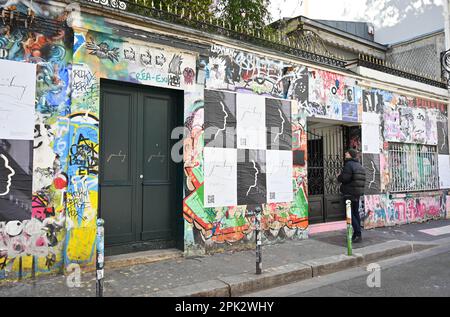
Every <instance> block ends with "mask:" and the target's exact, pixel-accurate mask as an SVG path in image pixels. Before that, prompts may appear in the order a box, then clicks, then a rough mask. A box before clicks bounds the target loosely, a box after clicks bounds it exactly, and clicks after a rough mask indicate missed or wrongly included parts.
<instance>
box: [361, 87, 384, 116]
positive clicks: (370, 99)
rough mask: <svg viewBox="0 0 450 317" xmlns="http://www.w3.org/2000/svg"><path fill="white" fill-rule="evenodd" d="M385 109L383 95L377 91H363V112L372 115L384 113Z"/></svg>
mask: <svg viewBox="0 0 450 317" xmlns="http://www.w3.org/2000/svg"><path fill="white" fill-rule="evenodd" d="M383 108H384V101H383V95H381V94H379V93H377V92H376V91H369V90H364V91H363V111H364V112H372V113H382V111H383Z"/></svg>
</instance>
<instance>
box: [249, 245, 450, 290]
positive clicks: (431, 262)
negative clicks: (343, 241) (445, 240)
mask: <svg viewBox="0 0 450 317" xmlns="http://www.w3.org/2000/svg"><path fill="white" fill-rule="evenodd" d="M378 264H379V265H380V267H381V269H380V287H379V288H378V287H374V288H371V287H369V286H368V285H367V280H368V279H369V280H370V281H371V282H375V281H376V280H375V278H374V277H373V276H371V277H370V278H369V275H370V274H371V273H372V272H368V271H367V267H361V268H355V269H351V270H347V271H343V272H339V273H335V274H332V275H328V276H324V277H317V278H314V279H311V280H307V281H303V282H299V283H295V284H290V285H286V286H283V287H278V288H274V289H270V290H265V291H262V292H258V293H253V294H249V295H247V297H336V296H339V297H358V296H364V297H403V296H405V297H416V296H417V297H418V296H420V297H449V296H450V250H449V249H447V250H446V251H445V252H444V253H440V254H436V252H428V253H425V254H424V255H418V254H417V255H414V256H406V257H402V258H398V259H391V260H386V261H382V262H379V263H378Z"/></svg>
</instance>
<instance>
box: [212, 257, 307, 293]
mask: <svg viewBox="0 0 450 317" xmlns="http://www.w3.org/2000/svg"><path fill="white" fill-rule="evenodd" d="M311 276H312V270H311V267H310V266H307V265H304V264H301V263H292V264H288V265H284V266H279V267H274V268H269V269H267V270H265V271H264V273H263V274H261V275H255V274H251V273H244V274H240V275H234V276H228V277H225V278H220V280H221V281H222V282H224V283H226V284H227V285H228V286H229V288H230V295H231V297H236V296H240V295H243V294H246V293H251V292H253V291H254V290H259V289H266V288H271V287H274V286H280V285H285V284H289V283H293V282H299V281H302V280H305V279H309V278H311Z"/></svg>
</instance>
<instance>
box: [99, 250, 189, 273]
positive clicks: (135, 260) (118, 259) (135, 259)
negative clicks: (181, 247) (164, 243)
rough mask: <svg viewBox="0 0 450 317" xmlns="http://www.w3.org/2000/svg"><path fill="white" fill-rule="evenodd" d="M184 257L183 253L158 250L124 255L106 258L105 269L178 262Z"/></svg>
mask: <svg viewBox="0 0 450 317" xmlns="http://www.w3.org/2000/svg"><path fill="white" fill-rule="evenodd" d="M182 257H183V252H181V251H178V250H157V251H147V252H137V253H134V254H122V255H115V256H107V257H105V269H118V268H123V267H130V266H134V265H140V264H149V263H154V262H161V261H167V260H176V259H181V258H182Z"/></svg>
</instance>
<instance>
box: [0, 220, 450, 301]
mask: <svg viewBox="0 0 450 317" xmlns="http://www.w3.org/2000/svg"><path fill="white" fill-rule="evenodd" d="M448 225H450V221H448V220H446V221H445V220H443V221H434V222H429V223H424V224H412V225H405V226H402V227H393V228H382V229H375V230H370V231H365V232H364V233H363V235H364V241H363V243H362V244H360V245H355V249H354V256H352V257H347V256H346V240H345V239H346V238H345V237H346V235H345V231H338V232H330V233H321V234H317V235H314V236H312V237H310V239H309V240H305V241H290V242H286V243H283V244H277V245H271V246H264V247H263V269H264V274H263V275H260V276H256V275H255V274H254V272H255V251H254V250H251V251H241V252H236V253H233V252H227V253H223V254H217V255H214V256H206V257H199V258H175V259H171V260H164V259H165V257H167V258H171V257H173V256H171V255H170V252H168V253H163V255H162V256H161V257H160V259H162V261H159V262H154V263H146V264H136V265H132V266H128V267H125V268H116V269H114V268H110V269H108V266H107V269H106V270H105V292H104V295H105V296H133V297H136V296H151V297H160V296H182V297H184V296H239V295H242V294H245V293H248V292H254V291H258V290H262V289H265V288H270V287H275V286H278V285H284V284H287V283H292V282H297V281H300V280H303V279H308V278H312V277H315V276H318V275H325V274H329V273H333V272H336V271H339V270H345V269H348V268H351V267H355V266H360V265H363V264H368V263H372V262H374V261H378V260H381V259H385V258H388V257H393V256H399V255H404V254H410V253H413V252H420V251H421V250H425V249H428V248H431V247H434V246H438V245H442V244H443V243H448V244H450V234H447V235H442V236H431V235H428V234H425V233H422V232H420V231H419V230H424V229H430V228H437V227H443V226H448ZM124 259H126V257H123V256H122V261H124ZM131 263H133V261H131ZM134 263H142V261H135V262H134ZM109 267H114V266H113V265H112V266H111V265H110V266H109ZM8 296H27V297H28V296H64V297H73V296H85V297H91V296H95V275H94V273H93V272H91V273H84V274H83V275H82V278H81V287H79V288H69V287H68V286H67V280H66V277H64V276H61V275H60V276H54V277H42V278H39V279H37V280H36V281H33V280H28V281H22V282H13V283H8V284H2V285H0V297H8Z"/></svg>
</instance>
